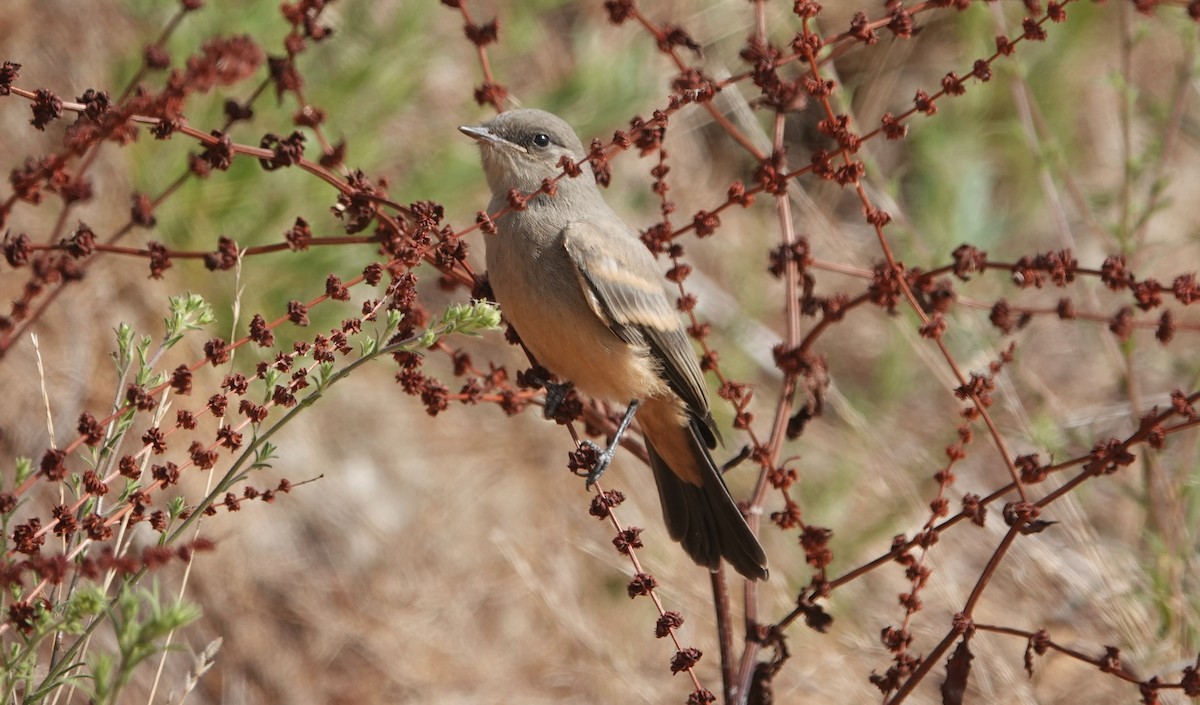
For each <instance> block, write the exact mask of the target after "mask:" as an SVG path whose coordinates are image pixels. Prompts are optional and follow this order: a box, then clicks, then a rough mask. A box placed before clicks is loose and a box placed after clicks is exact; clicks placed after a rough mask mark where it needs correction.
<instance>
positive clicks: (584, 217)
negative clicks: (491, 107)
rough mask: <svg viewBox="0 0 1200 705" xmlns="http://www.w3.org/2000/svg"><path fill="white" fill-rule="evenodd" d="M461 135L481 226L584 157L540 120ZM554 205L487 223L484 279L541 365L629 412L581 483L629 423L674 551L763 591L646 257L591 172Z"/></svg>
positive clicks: (528, 117) (697, 375)
mask: <svg viewBox="0 0 1200 705" xmlns="http://www.w3.org/2000/svg"><path fill="white" fill-rule="evenodd" d="M459 130H460V131H462V132H463V133H464V134H466V135H467V136H469V137H471V138H473V139H474V140H475V142H476V143H477V144H478V146H479V149H480V152H481V161H482V165H483V171H484V175H485V176H486V179H487V183H488V186H489V188H490V189H491V192H492V199H491V202H490V203H489V205H488V212H489V213H497V212H500V211H501V210H503V209H505V208H506V207H507V206H508V205H509V204H510V193H511V192H512V191H513V190H514V189H515V190H516V191H517V192H519V193H520V194H531V193H535V192H538V191H539V190H540V189H541V188H542V186H543V183H544V182H545V180H546V179H554V178H556V177H558V176H559V175H560V174H562V173H563V171H564V169H563V164H564V162H563V158H564V157H566V158H568V159H570V161H571V162H574V163H579V162H580V161H581V160H583V159H584V158H585V157H586V155H587V152H585V151H584V148H583V144H582V142H580V140H579V137H578V136H577V135H576V134H575V131H574V130H573V129H572V128H571V126H570V125H568V124H567V123H566V122H565V121H564V120H562V119H561V118H559V117H558V116H556V115H554V114H552V113H549V112H546V111H543V110H536V109H519V110H510V111H506V112H502V113H499V114H498V115H496V116H495V117H493V118H491V119H489V120H487V121H486V122H484V123H483V124H481V125H478V126H462V127H459ZM553 191H554V193H553V195H551V194H550V193H548V192H540V193H536V195H534V196H533V197H531V198H529V199H528V200H527V202H526V203H525V206H524V208H523V209H511V210H508V211H507V212H505V213H503V214H502V215H500V216H498V217H497V218H496V219H495V221H494V225H495V233H494V234H491V235H489V236H487V237H485V239H484V245H485V249H486V260H487V274H488V280H489V282H490V284H491V288H492V292H493V294H494V295H495V298H496V301H497V302H498V303H499V304H500V310H501V312H502V314H503V315H504V317H505V318H506V319H507V320H508V322H509V324H510V325H511V326H512V327H513V328H514V329H515V330H516V332H517V335H518V336H519V337H520V339H521V341H522V342H523V343H524V345H525V347H526V349H527V350H528V351H529V353H530V354H531V355H532V356H533V358H534V360H535V361H536V362H537V364H539V365H541V366H542V367H544V368H546V369H547V370H549V371H550V372H552V373H554V375H556V376H557V377H558V378H559V379H560V380H566V381H567V382H569V383H570V384H572V385H574V387H575V388H576V389H578V390H579V391H581V392H583V393H585V394H587V395H588V396H590V397H592V398H594V399H600V400H606V401H610V402H614V403H620V404H627V405H628V408H627V411H626V414H625V417H624V418H623V419H622V423H621V425H620V426H619V427H618V433H617V435H616V436H614V440H613V442H612V443H610V444H609V447H608V449H606V450H605V451H604V452H603V453H602V454H601V457H600V460H599V462H598V463H597V467H596V469H594V470H593V471H592V474H591V475H590V476H589V481H591V480H594V479H595V476H596V474H597V473H598V471H602V470H603V468H604V466H606V465H607V464H608V461H609V460H611V458H612V453H613V452H614V451H615V449H616V447H617V445H618V442H617V439H618V438H619V435H620V433H621V432H623V431H624V430H625V427H626V426H628V425H629V423H630V420H631V419H632V418H633V417H634V415H635V414H636V418H637V421H638V424H639V426H640V428H641V431H642V435H643V439H644V441H645V445H646V454H647V455H648V456H649V461H650V467H651V469H652V471H653V474H654V479H655V483H656V485H657V487H658V493H659V499H660V504H661V506H662V513H663V519H664V522H665V524H666V527H667V531H668V534H669V535H670V536H671V538H672V539H674V540H675V541H678V542H679V543H680V544H681V545H682V547H683V549H684V551H685V552H686V553H687V554H688V555H689V556H690V557H691V558H692V560H693V561H695V562H696V563H697V564H699V565H701V566H704V567H706V568H708V569H709V570H711V571H716V570H718V568H719V566H720V562H721V560H722V559H724V560H725V561H727V562H728V563H729V565H730V566H732V567H733V569H734V570H736V571H737V572H738V573H740V574H741V575H742V576H744V577H745V578H747V579H750V580H766V579H767V578H768V575H769V574H768V570H767V558H766V554H765V552H764V551H763V548H762V545H761V544H760V543H759V541H758V538H757V537H756V536H755V535H754V532H753V531H751V529H750V527H749V525H748V524H747V523H746V519H745V517H743V516H742V513H741V510H740V509H739V508H738V505H737V503H736V502H735V501H734V499H733V496H732V495H730V493H729V488H728V486H726V484H725V480H724V478H723V477H722V472H721V469H720V468H719V467H718V466H717V464H716V462H715V461H714V460H713V456H712V450H713V449H715V448H716V446H717V441H718V439H719V438H720V436H719V433H718V431H717V427H716V424H715V422H714V421H713V417H712V413H711V410H710V406H709V400H708V391H707V388H706V386H705V383H704V377H703V375H702V374H701V372H700V367H699V364H698V362H697V356H696V352H695V350H694V348H693V347H692V344H691V342H690V341H689V340H688V338H687V335H686V333H685V330H684V327H683V323H682V321H681V319H680V315H679V313H678V312H677V311H676V309H675V307H674V306H673V305H672V303H671V300H670V299H669V298H668V296H667V293H666V290H665V288H664V280H663V276H662V273H661V271H660V269H659V267H658V266H657V265H656V263H655V260H654V257H653V255H651V254H650V251H649V250H648V249H647V248H646V247H645V245H643V244H642V242H641V240H640V239H639V238H638V236H637V234H636V233H635V232H634V231H633V230H632V229H630V227H629V226H628V225H626V224H625V222H624V221H623V220H622V219H621V218H620V217H619V216H618V215H617V214H616V212H615V211H613V209H612V208H611V207H610V206H609V205H608V203H607V202H606V201H605V200H604V197H603V195H602V194H601V193H600V190H599V188H598V187H597V185H596V181H595V177H594V175H593V174H592V172H591V170H590V169H581V170H578V173H577V175H575V176H574V177H573V178H562V179H560V180H559V181H558V182H557V184H556V187H555V189H553Z"/></svg>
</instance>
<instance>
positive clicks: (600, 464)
mask: <svg viewBox="0 0 1200 705" xmlns="http://www.w3.org/2000/svg"><path fill="white" fill-rule="evenodd" d="M579 445H580V446H583V447H584V448H587V449H588V450H589V451H591V452H592V453H594V454H595V455H596V461H595V462H594V463H592V466H591V469H589V470H588V472H587V475H586V477H587V488H588V489H589V490H590V489H592V485H594V484H596V481H597V480H599V479H600V476H601V475H603V474H604V471H605V470H607V469H608V466H609V463H611V462H612V459H613V456H614V455H616V453H617V446H616V444H613V445H610V446H609V447H607V448H601V447H600V446H598V445H596V444H595V443H592V442H591V441H582V442H580V444H579Z"/></svg>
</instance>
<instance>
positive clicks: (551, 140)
mask: <svg viewBox="0 0 1200 705" xmlns="http://www.w3.org/2000/svg"><path fill="white" fill-rule="evenodd" d="M458 129H459V130H461V131H462V132H463V133H464V134H466V135H468V136H469V137H472V138H473V139H474V140H475V141H476V142H477V143H478V144H479V150H480V152H481V154H482V156H483V170H484V173H485V174H486V175H487V180H488V186H490V187H491V189H492V193H493V194H496V195H501V194H507V193H508V192H509V190H510V189H517V190H519V191H521V192H522V193H530V192H532V191H536V190H537V189H538V188H540V187H541V185H542V181H543V180H544V179H547V178H554V177H555V176H557V175H558V174H560V173H561V172H562V170H563V168H562V167H561V166H560V165H559V162H560V161H561V160H562V158H563V157H564V156H566V157H568V158H570V159H571V161H576V162H577V161H579V160H580V159H583V157H584V156H585V153H584V151H583V143H582V142H580V141H579V137H577V136H576V135H575V131H574V130H572V129H571V126H570V125H568V124H567V123H566V122H564V121H563V120H562V118H559V117H558V116H556V115H552V114H550V113H548V112H546V111H544V110H531V109H522V110H510V111H508V112H505V113H500V114H499V115H497V116H496V117H494V118H492V119H491V120H488V121H487V122H485V123H483V124H482V125H479V126H477V127H470V126H463V127H460V128H458ZM580 179H583V180H586V181H587V182H594V179H593V177H592V173H591V170H590V169H584V170H583V173H582V174H581V175H580V176H579V177H577V178H576V179H575V180H576V181H577V180H580ZM568 181H570V180H569V179H564V180H563V181H562V182H560V184H561V185H562V186H563V187H566V188H570V186H569V184H568Z"/></svg>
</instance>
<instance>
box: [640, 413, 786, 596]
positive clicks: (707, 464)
mask: <svg viewBox="0 0 1200 705" xmlns="http://www.w3.org/2000/svg"><path fill="white" fill-rule="evenodd" d="M698 423H699V422H698V421H697V420H696V419H695V418H691V419H690V423H689V424H688V425H687V426H680V427H677V428H678V432H679V433H681V434H686V435H687V436H688V438H687V441H688V442H687V443H686V448H687V450H688V451H690V452H689V453H687V455H690V456H692V457H691V458H690V459H689V458H678V457H675V458H672V459H671V460H672V462H675V463H682V462H687V461H688V460H691V461H692V465H693V466H692V467H690V468H677V470H679V472H676V471H674V470H672V469H671V466H670V465H668V464H667V461H666V460H664V459H663V457H662V456H661V455H659V453H658V451H656V450H655V448H654V444H653V442H652V439H650V438H649V437H647V439H646V451H647V453H648V455H649V456H650V467H651V468H653V469H654V480H655V482H656V483H657V484H658V496H659V499H660V500H661V501H662V511H663V519H664V520H665V521H666V524H667V532H668V533H669V534H670V535H671V538H673V539H675V540H676V541H678V542H679V543H680V544H681V545H682V546H683V550H684V551H687V554H688V555H689V556H691V557H692V560H694V561H696V563H698V564H700V565H702V566H705V567H707V568H709V569H712V570H716V569H717V567H718V566H719V565H720V563H721V559H722V558H724V559H725V560H726V561H728V562H729V565H731V566H733V569H734V570H736V571H737V572H739V573H741V574H742V575H743V576H745V577H746V578H748V579H750V580H766V579H767V556H766V553H764V552H763V549H762V546H761V545H760V544H759V543H758V538H757V537H756V536H755V535H754V533H753V532H752V531H750V527H749V526H748V525H747V524H746V519H745V518H744V517H743V516H742V513H741V511H740V510H739V509H738V506H737V503H736V502H734V501H733V497H732V496H731V495H730V494H729V488H728V487H726V486H725V480H724V479H723V478H722V477H721V471H720V470H719V469H718V468H717V466H716V463H715V462H713V458H712V454H711V453H710V452H709V450H708V447H707V445H706V444H705V443H704V442H703V440H702V439H701V435H700V431H699V429H698V427H697V424H698ZM670 440H678V439H670ZM671 445H678V444H675V443H672V444H671ZM689 476H690V477H697V476H698V477H699V479H700V481H701V484H699V485H695V484H692V483H690V482H688V481H686V480H684V479H682V478H683V477H689Z"/></svg>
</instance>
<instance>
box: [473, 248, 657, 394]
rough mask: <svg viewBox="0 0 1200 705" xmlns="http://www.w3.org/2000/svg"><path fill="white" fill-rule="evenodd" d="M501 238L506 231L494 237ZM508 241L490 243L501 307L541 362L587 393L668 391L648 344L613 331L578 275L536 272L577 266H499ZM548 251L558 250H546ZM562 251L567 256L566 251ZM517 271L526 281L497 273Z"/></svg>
mask: <svg viewBox="0 0 1200 705" xmlns="http://www.w3.org/2000/svg"><path fill="white" fill-rule="evenodd" d="M495 237H496V238H497V239H503V238H504V237H505V234H500V235H498V236H495ZM504 244H505V243H501V242H489V243H488V260H489V261H488V265H489V266H488V270H489V272H490V276H491V278H492V279H491V284H492V291H493V292H494V293H495V295H496V299H497V301H499V302H500V311H501V313H503V314H504V316H505V317H506V318H507V319H508V321H509V322H510V323H511V324H512V325H513V327H514V328H516V330H517V333H518V335H520V336H521V340H522V341H523V342H524V343H525V346H526V347H528V348H529V351H530V352H531V353H533V355H534V357H535V358H537V361H538V363H539V364H541V365H542V366H543V367H545V368H546V369H548V370H550V371H551V372H553V373H554V374H555V375H557V376H558V377H559V378H560V379H562V380H564V381H568V382H572V383H573V384H574V385H575V386H576V387H577V388H578V389H579V390H580V391H582V392H584V393H585V394H587V395H589V396H593V397H596V398H599V399H605V400H608V401H613V402H617V403H620V404H628V403H629V402H630V401H632V400H634V399H646V398H649V397H651V396H656V395H660V394H663V393H666V392H667V391H668V388H667V385H666V384H665V383H664V382H663V381H662V379H661V378H660V376H659V375H658V371H657V370H656V369H655V367H654V363H653V362H652V359H651V358H650V356H649V355H648V354H647V351H646V350H645V349H644V348H639V347H634V346H631V345H629V344H628V343H626V342H625V341H624V340H622V339H621V338H619V337H618V336H617V335H616V334H615V333H613V332H612V331H611V330H610V329H609V328H608V326H607V325H606V323H605V322H604V321H603V320H602V319H601V318H600V317H599V316H598V315H596V313H595V311H594V310H592V308H591V307H590V306H589V305H588V302H587V299H586V298H585V293H584V290H583V288H582V284H581V283H580V282H579V281H578V279H573V280H565V281H563V280H559V281H552V280H549V279H547V278H545V277H544V276H542V277H539V276H536V275H535V274H534V272H535V271H536V272H547V271H551V272H553V271H559V272H564V271H565V272H570V271H573V270H572V268H570V267H563V268H545V267H533V266H530V263H528V262H524V263H522V264H523V266H519V267H503V266H502V267H497V266H494V260H498V259H501V258H504V257H506V256H514V254H515V253H512V252H510V251H509V248H507V247H504ZM547 255H548V256H554V255H557V253H547ZM562 256H564V257H565V256H566V253H565V252H563V255H562ZM499 272H507V273H510V274H509V277H511V276H512V274H511V273H512V272H518V273H519V274H517V275H516V276H518V277H524V281H511V280H510V279H508V278H505V277H496V274H497V273H499Z"/></svg>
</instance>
